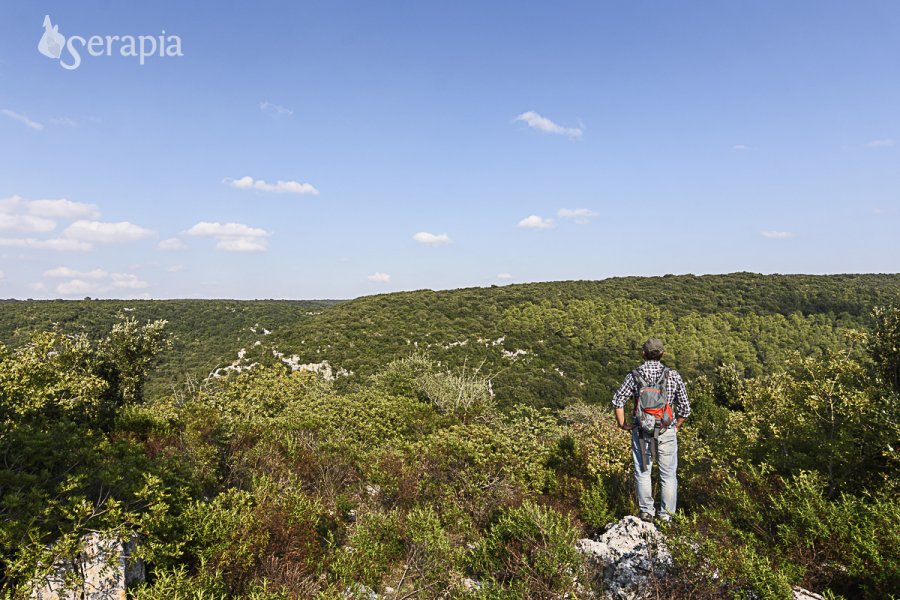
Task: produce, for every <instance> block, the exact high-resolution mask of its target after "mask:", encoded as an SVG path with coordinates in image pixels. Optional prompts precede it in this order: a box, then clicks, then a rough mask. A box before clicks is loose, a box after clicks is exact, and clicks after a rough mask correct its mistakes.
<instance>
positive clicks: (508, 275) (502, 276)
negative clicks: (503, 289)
mask: <svg viewBox="0 0 900 600" xmlns="http://www.w3.org/2000/svg"><path fill="white" fill-rule="evenodd" d="M497 279H512V275H511V274H509V273H500V274H498V275H497Z"/></svg>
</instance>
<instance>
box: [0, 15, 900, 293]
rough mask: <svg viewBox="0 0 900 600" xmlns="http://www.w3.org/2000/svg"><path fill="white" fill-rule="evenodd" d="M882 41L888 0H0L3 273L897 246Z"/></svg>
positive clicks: (408, 276)
mask: <svg viewBox="0 0 900 600" xmlns="http://www.w3.org/2000/svg"><path fill="white" fill-rule="evenodd" d="M45 15H50V17H51V21H52V24H53V25H55V26H57V28H58V33H59V34H62V35H64V36H66V39H67V41H68V42H69V43H73V42H72V38H73V37H74V38H76V42H74V43H75V46H74V48H75V49H76V50H79V48H80V52H79V55H80V56H81V59H82V60H81V64H80V65H79V66H78V68H76V69H74V70H67V69H64V68H62V65H61V63H62V62H66V63H68V64H72V60H71V59H72V56H71V55H70V54H69V53H68V52H67V50H66V48H65V46H63V49H62V57H61V59H53V58H50V57H47V56H44V55H43V54H41V53H40V52H39V51H38V43H39V40H41V36H42V33H43V32H44V29H43V21H44V16H45ZM162 31H165V32H166V33H165V34H162ZM93 35H98V36H101V38H102V41H101V42H99V43H98V46H97V49H98V51H100V52H101V53H102V54H103V55H102V56H90V55H88V53H87V49H86V48H83V47H80V46H79V45H78V42H77V38H78V37H79V36H81V37H82V38H84V39H85V40H88V39H89V38H90V37H91V36H93ZM142 35H143V36H156V37H158V36H160V35H165V36H172V35H177V36H178V38H179V39H180V52H181V54H182V56H163V57H159V56H158V55H154V56H151V57H147V58H146V60H145V63H144V64H143V65H141V64H139V59H138V58H137V57H133V56H122V51H123V49H124V48H123V44H122V42H121V41H120V40H121V38H123V37H124V36H135V37H136V36H142ZM105 36H119V38H120V39H119V40H112V41H110V42H107V41H106V37H105ZM147 43H149V42H147ZM107 44H108V46H107ZM107 50H109V52H110V53H111V55H109V56H107V55H106V54H105V53H106V52H107ZM124 50H125V53H126V54H128V50H127V49H124ZM898 60H900V4H898V3H897V2H893V1H891V0H885V1H880V2H875V1H863V2H853V3H850V2H832V1H827V0H815V1H809V2H803V1H796V2H783V1H769V2H763V1H760V2H744V3H738V2H722V1H720V0H716V1H708V2H699V1H685V2H671V1H669V2H662V1H660V2H650V1H642V2H625V1H620V2H554V3H549V2H543V3H539V2H505V1H496V2H483V1H482V2H453V3H449V2H422V1H420V0H418V1H408V2H399V1H387V2H379V3H374V2H362V1H360V2H347V1H338V0H330V1H321V2H270V1H259V2H215V3H213V2H208V3H207V2H192V3H186V2H169V1H156V2H152V3H140V4H139V3H131V2H112V1H109V0H104V1H98V0H92V1H80V2H71V1H66V2H62V1H59V2H41V1H32V0H29V1H24V0H22V1H9V2H4V3H3V4H2V5H0V272H2V277H0V297H15V298H57V297H62V298H81V297H84V296H92V297H100V298H103V297H118V298H130V297H152V298H178V297H198V298H208V297H219V298H221V297H230V298H349V297H355V296H359V295H364V294H371V293H380V292H387V291H395V290H404V289H419V288H434V289H442V288H454V287H462V286H483V285H491V284H505V283H515V282H525V281H547V280H560V279H599V278H605V277H610V276H617V275H659V274H665V273H695V274H702V273H727V272H733V271H755V272H763V273H775V272H778V273H844V272H898V271H900V241H898V240H900V236H898V235H897V230H898V225H900V72H898V68H897V67H898ZM279 182H280V183H279Z"/></svg>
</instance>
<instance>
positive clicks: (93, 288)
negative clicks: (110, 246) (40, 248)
mask: <svg viewBox="0 0 900 600" xmlns="http://www.w3.org/2000/svg"><path fill="white" fill-rule="evenodd" d="M44 277H50V278H57V279H67V280H68V281H62V282H60V283H59V284H57V286H56V288H55V289H56V293H58V294H61V295H63V296H75V295H79V296H80V295H83V294H104V293H106V292H112V291H120V290H141V289H145V288H147V287H149V285H150V284H149V283H147V282H146V281H144V280H142V279H141V278H139V277H138V276H137V275H135V274H133V273H110V272H108V271H104V270H103V269H93V270H92V271H78V270H75V269H70V268H69V267H57V268H55V269H50V270H49V271H45V272H44Z"/></svg>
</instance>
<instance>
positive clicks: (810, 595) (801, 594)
mask: <svg viewBox="0 0 900 600" xmlns="http://www.w3.org/2000/svg"><path fill="white" fill-rule="evenodd" d="M791 598H792V600H825V596H822V595H820V594H817V593H815V592H811V591H809V590H805V589H803V588H802V587H800V586H799V585H795V586H794V589H793V593H792V594H791Z"/></svg>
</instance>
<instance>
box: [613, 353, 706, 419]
mask: <svg viewBox="0 0 900 600" xmlns="http://www.w3.org/2000/svg"><path fill="white" fill-rule="evenodd" d="M662 370H663V364H662V363H661V362H659V361H658V360H647V361H644V364H642V365H641V366H639V367H638V368H637V371H638V372H639V373H640V374H641V377H643V378H644V381H645V382H650V383H652V382H654V381H656V379H657V377H659V376H660V375H661V374H662ZM636 391H637V390H636V386H635V382H634V377H633V376H632V375H631V372H630V371H629V373H628V375H626V376H625V381H623V382H622V385H621V386H620V387H619V390H618V391H617V392H616V393H615V395H614V396H613V401H612V403H613V406H615V407H616V408H622V407H623V406H625V403H626V402H628V400H629V399H631V398H634V395H635V393H636ZM666 397H667V398H668V399H669V405H670V406H671V407H672V410H674V411H675V417H676V418H679V417H680V418H682V419H686V418H687V417H688V415H690V414H691V404H690V402H688V395H687V389H686V388H685V387H684V380H683V379H682V378H681V375H679V374H678V371H676V370H675V369H669V378H668V379H667V380H666Z"/></svg>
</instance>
